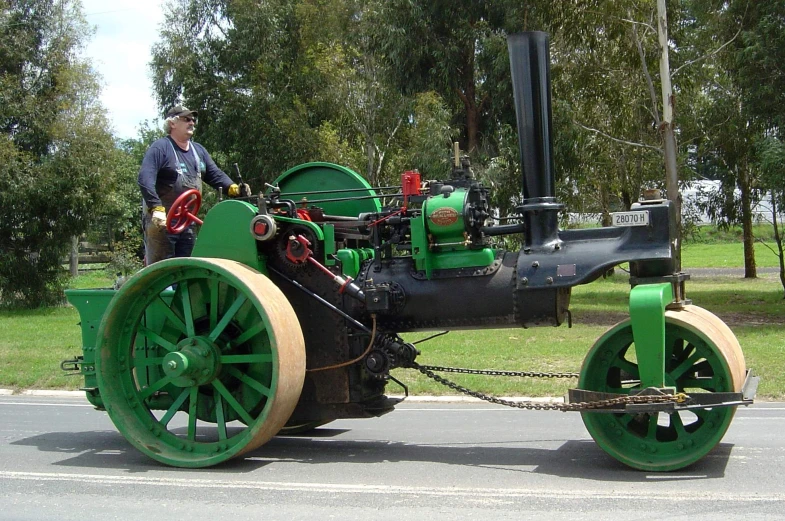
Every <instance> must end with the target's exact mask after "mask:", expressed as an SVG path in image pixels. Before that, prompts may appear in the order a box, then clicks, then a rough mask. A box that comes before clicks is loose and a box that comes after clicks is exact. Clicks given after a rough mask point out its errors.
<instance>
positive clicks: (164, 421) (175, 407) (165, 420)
mask: <svg viewBox="0 0 785 521" xmlns="http://www.w3.org/2000/svg"><path fill="white" fill-rule="evenodd" d="M186 398H188V389H183V392H181V393H180V396H178V397H177V399H176V400H175V401H174V403H173V404H172V406H171V407H169V409H167V410H166V414H164V415H163V417H162V418H161V419H160V420H159V421H158V423H160V424H161V425H163V426H164V427H166V426H167V425H169V422H170V421H172V418H174V415H175V414H177V411H179V410H180V406H181V405H182V404H183V403H185V399H186Z"/></svg>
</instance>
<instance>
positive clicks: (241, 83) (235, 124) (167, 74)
mask: <svg viewBox="0 0 785 521" xmlns="http://www.w3.org/2000/svg"><path fill="white" fill-rule="evenodd" d="M167 6H168V13H167V14H166V23H165V24H164V30H163V31H162V41H161V43H160V44H158V45H157V46H155V47H154V49H153V61H152V65H151V66H152V70H153V75H154V83H155V89H156V93H157V96H158V101H159V103H160V106H161V109H162V113H163V112H164V111H165V110H166V108H168V107H170V106H171V105H173V104H175V103H177V102H184V104H185V105H187V106H188V107H190V108H192V109H198V110H199V111H200V112H201V114H200V116H201V117H200V119H199V123H198V125H197V135H196V138H197V140H198V141H199V142H201V143H203V144H205V145H206V146H207V148H208V150H210V152H211V154H212V155H213V156H214V157H215V159H216V162H217V163H218V164H219V165H224V166H226V165H229V164H232V163H237V164H238V165H239V166H240V169H241V171H242V172H243V173H244V179H245V180H246V181H247V182H250V183H251V184H252V185H253V186H254V187H255V188H256V187H261V186H262V182H270V181H272V180H273V179H274V178H275V177H277V176H278V175H279V174H280V173H281V172H283V171H284V170H286V169H287V168H289V167H292V166H294V165H296V164H298V163H302V162H305V161H309V160H313V158H314V157H315V156H317V155H318V148H317V146H318V136H317V133H316V131H315V129H316V128H317V127H318V126H319V124H320V123H321V122H322V121H323V119H324V107H322V106H320V105H319V104H318V102H319V100H320V99H321V97H320V92H319V87H320V81H319V80H320V79H321V75H320V73H319V71H318V69H317V68H316V67H315V66H314V63H313V60H312V58H311V56H309V55H308V54H307V53H304V52H303V50H304V49H303V47H302V45H301V39H300V33H301V30H302V23H301V20H300V18H299V17H298V10H297V7H298V2H296V1H294V0H271V1H267V2H261V3H260V2H254V1H250V0H238V1H228V0H170V1H169V2H168V4H167Z"/></svg>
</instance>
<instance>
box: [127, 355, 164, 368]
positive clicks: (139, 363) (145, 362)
mask: <svg viewBox="0 0 785 521" xmlns="http://www.w3.org/2000/svg"><path fill="white" fill-rule="evenodd" d="M162 363H164V359H163V358H162V357H160V356H158V357H155V358H144V357H142V356H136V357H134V367H136V368H140V369H141V368H143V367H149V366H151V365H161V364H162Z"/></svg>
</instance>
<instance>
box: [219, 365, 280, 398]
mask: <svg viewBox="0 0 785 521" xmlns="http://www.w3.org/2000/svg"><path fill="white" fill-rule="evenodd" d="M226 372H227V373H229V374H230V375H232V376H234V377H235V378H237V379H238V380H240V381H241V382H243V383H244V384H245V385H247V386H248V387H250V388H251V389H254V390H256V391H259V392H260V393H261V394H263V395H264V396H267V397H268V398H269V397H270V396H272V394H273V392H272V391H271V390H270V388H269V387H265V386H264V385H262V384H261V383H259V382H258V381H257V380H254V379H253V378H251V377H250V376H248V375H247V374H245V373H243V372H242V371H240V370H239V369H237V368H236V367H227V368H226Z"/></svg>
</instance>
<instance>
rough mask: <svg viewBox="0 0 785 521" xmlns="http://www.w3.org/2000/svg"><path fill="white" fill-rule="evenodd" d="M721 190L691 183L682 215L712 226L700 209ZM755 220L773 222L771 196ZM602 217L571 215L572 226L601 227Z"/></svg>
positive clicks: (718, 185) (710, 183)
mask: <svg viewBox="0 0 785 521" xmlns="http://www.w3.org/2000/svg"><path fill="white" fill-rule="evenodd" d="M720 188H721V183H720V181H712V180H701V181H690V182H689V183H687V184H686V186H685V187H684V188H682V190H681V200H682V215H683V216H688V215H692V216H695V217H697V223H698V224H712V221H711V219H710V218H709V216H708V215H707V214H706V212H704V211H701V210H700V209H699V203H701V202H703V201H706V200H707V199H708V197H709V196H710V195H711V194H716V193H717V192H719V190H720ZM734 196H735V197H737V198H739V197H741V192H740V191H739V189H738V188H737V189H736V190H735V191H734ZM752 213H753V219H754V220H755V221H756V222H764V223H768V222H771V194H766V195H765V196H764V197H763V199H761V200H760V201H759V202H758V203H757V204H756V205H755V206H754V207H753V208H752ZM600 219H601V215H600V214H599V213H570V214H569V220H570V224H589V225H592V224H593V225H599V223H600ZM780 222H785V213H783V212H782V209H781V210H780Z"/></svg>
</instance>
